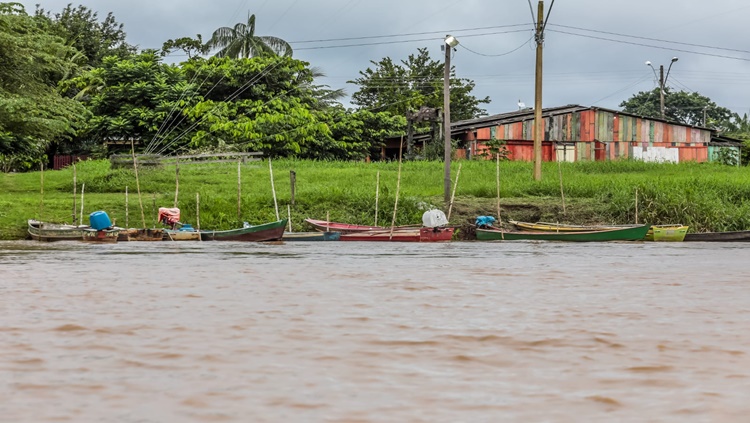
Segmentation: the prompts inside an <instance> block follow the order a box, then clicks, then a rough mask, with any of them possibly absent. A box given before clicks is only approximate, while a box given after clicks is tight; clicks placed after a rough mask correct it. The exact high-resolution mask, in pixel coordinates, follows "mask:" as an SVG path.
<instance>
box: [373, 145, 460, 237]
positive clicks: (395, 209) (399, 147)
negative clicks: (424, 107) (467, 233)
mask: <svg viewBox="0 0 750 423" xmlns="http://www.w3.org/2000/svg"><path fill="white" fill-rule="evenodd" d="M403 149H404V136H403V135H401V143H400V144H399V146H398V179H396V201H395V202H394V203H393V219H391V234H390V235H389V236H388V240H389V241H390V240H392V239H393V228H394V227H395V226H396V213H397V212H398V194H399V190H400V189H401V153H402V151H403ZM448 183H450V178H448ZM446 194H447V192H446Z"/></svg>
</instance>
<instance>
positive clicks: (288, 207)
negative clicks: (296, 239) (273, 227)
mask: <svg viewBox="0 0 750 423" xmlns="http://www.w3.org/2000/svg"><path fill="white" fill-rule="evenodd" d="M286 216H287V223H288V224H289V232H291V231H292V206H291V205H290V204H287V205H286Z"/></svg>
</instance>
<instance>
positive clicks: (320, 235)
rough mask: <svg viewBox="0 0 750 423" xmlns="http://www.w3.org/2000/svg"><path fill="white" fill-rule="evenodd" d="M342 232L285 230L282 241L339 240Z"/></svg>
mask: <svg viewBox="0 0 750 423" xmlns="http://www.w3.org/2000/svg"><path fill="white" fill-rule="evenodd" d="M340 238H341V232H284V236H283V237H282V238H281V240H282V241H338V240H339V239H340Z"/></svg>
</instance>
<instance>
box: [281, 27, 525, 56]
mask: <svg viewBox="0 0 750 423" xmlns="http://www.w3.org/2000/svg"><path fill="white" fill-rule="evenodd" d="M526 31H528V30H526V29H518V30H514V31H498V32H485V33H481V34H464V35H462V36H461V37H462V38H470V37H483V36H485V35H499V34H513V33H517V32H526ZM442 39H443V38H442V37H439V38H438V37H431V38H418V39H412V40H398V41H383V42H378V43H359V44H339V45H334V46H317V47H303V48H297V49H295V51H302V50H324V49H332V48H346V47H365V46H380V45H389V44H404V43H415V42H421V41H435V40H442Z"/></svg>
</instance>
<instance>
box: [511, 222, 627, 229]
mask: <svg viewBox="0 0 750 423" xmlns="http://www.w3.org/2000/svg"><path fill="white" fill-rule="evenodd" d="M509 223H510V224H511V225H513V226H515V227H516V228H518V229H519V230H521V231H541V232H590V231H601V230H605V229H616V228H626V227H632V226H636V225H567V224H564V223H549V222H537V223H529V222H517V221H515V220H511V221H509Z"/></svg>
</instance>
